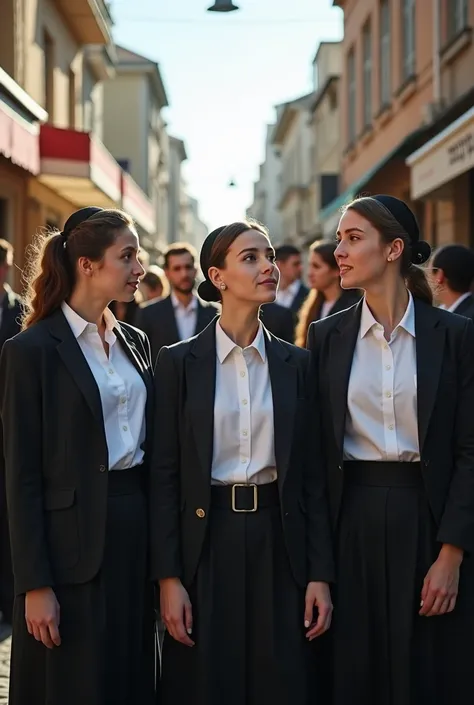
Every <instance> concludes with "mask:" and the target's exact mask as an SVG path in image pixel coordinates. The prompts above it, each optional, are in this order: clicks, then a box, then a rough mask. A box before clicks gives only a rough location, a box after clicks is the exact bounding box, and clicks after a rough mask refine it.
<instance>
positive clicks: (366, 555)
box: [308, 195, 474, 705]
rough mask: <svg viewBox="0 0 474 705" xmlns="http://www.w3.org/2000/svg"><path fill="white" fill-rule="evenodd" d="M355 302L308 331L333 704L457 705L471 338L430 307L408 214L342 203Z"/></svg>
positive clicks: (473, 445) (470, 637) (468, 544)
mask: <svg viewBox="0 0 474 705" xmlns="http://www.w3.org/2000/svg"><path fill="white" fill-rule="evenodd" d="M337 239H338V242H339V244H338V247H337V249H336V252H335V256H336V260H337V262H338V265H339V269H340V273H341V285H342V287H343V288H345V289H363V290H364V291H365V295H364V298H363V299H362V301H361V302H360V303H358V304H357V305H355V306H353V307H352V308H350V309H348V310H347V311H343V312H341V313H339V314H336V315H335V316H331V317H330V318H328V319H325V320H323V321H319V322H317V323H314V324H312V325H311V327H310V330H309V336H308V342H309V348H310V350H311V351H312V352H313V355H314V362H315V365H316V369H317V375H318V378H319V382H320V393H321V403H322V405H323V408H324V409H325V413H324V415H323V416H322V419H323V429H324V434H323V437H324V440H325V443H324V453H325V459H326V463H327V468H328V474H329V480H328V484H329V492H330V502H331V512H332V520H333V525H334V528H335V531H336V537H337V544H336V554H337V560H336V585H337V588H336V598H335V621H334V629H333V633H332V637H333V647H334V649H333V678H332V686H333V696H332V703H333V705H421V704H424V703H429V704H430V705H454V703H456V705H467V703H471V702H472V677H471V675H470V672H471V670H472V654H473V653H474V619H473V613H474V610H473V606H474V601H473V594H474V589H473V587H474V581H473V572H474V571H473V561H472V558H471V554H472V551H473V549H474V423H473V420H472V410H473V408H474V365H473V360H474V329H473V325H472V322H471V321H470V320H468V319H465V318H462V317H460V316H455V315H453V314H450V313H448V312H446V311H441V310H439V309H437V308H434V307H433V306H432V297H431V290H430V288H429V286H428V283H427V281H426V278H425V274H424V272H423V270H422V269H420V267H418V265H419V264H422V263H423V262H425V261H426V260H427V259H428V257H429V255H430V247H429V245H428V244H427V243H426V242H423V241H420V234H419V229H418V225H417V222H416V219H415V216H414V215H413V213H412V211H411V210H410V208H409V207H408V206H407V205H406V204H405V203H404V202H403V201H400V200H399V199H397V198H394V197H392V196H387V195H379V196H373V197H365V198H359V199H356V200H355V201H353V202H352V203H351V204H350V205H348V206H347V207H346V209H345V210H344V212H343V215H342V217H341V219H340V222H339V228H338V231H337Z"/></svg>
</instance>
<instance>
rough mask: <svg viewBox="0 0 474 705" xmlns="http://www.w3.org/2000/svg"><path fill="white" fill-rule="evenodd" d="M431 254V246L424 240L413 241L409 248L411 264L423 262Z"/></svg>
mask: <svg viewBox="0 0 474 705" xmlns="http://www.w3.org/2000/svg"><path fill="white" fill-rule="evenodd" d="M430 256H431V247H430V245H429V243H427V242H425V240H418V242H414V243H413V244H412V248H411V261H412V262H413V264H423V263H424V262H427V261H428V260H429V258H430Z"/></svg>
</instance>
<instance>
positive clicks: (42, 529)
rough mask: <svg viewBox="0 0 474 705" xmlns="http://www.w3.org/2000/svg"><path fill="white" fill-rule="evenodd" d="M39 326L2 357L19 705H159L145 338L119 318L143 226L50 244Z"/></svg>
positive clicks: (97, 230)
mask: <svg viewBox="0 0 474 705" xmlns="http://www.w3.org/2000/svg"><path fill="white" fill-rule="evenodd" d="M38 245H39V248H38V252H37V255H34V256H33V259H32V261H31V262H30V266H31V269H30V273H31V278H30V287H31V290H30V295H29V298H28V301H27V303H28V308H27V311H26V315H25V320H24V322H23V327H24V330H23V332H21V333H20V334H19V335H17V336H16V337H15V338H13V339H11V340H9V341H8V342H7V343H6V344H5V346H4V348H3V352H2V357H1V361H0V414H1V421H2V427H1V430H2V436H3V450H4V462H5V467H6V489H7V500H8V513H9V521H10V535H11V545H12V558H13V571H14V576H15V592H16V598H15V605H14V614H13V639H12V655H11V677H10V699H9V702H10V705H151V703H153V702H155V700H154V671H155V654H154V615H153V595H152V585H151V582H149V581H148V580H147V575H148V573H147V536H148V528H147V511H146V509H147V504H146V487H147V482H148V480H147V470H146V466H147V458H146V454H147V441H146V438H147V425H148V427H149V424H150V423H151V416H150V414H151V404H152V397H153V391H152V376H151V370H150V364H151V363H150V353H149V346H148V341H147V339H146V336H145V335H144V334H143V333H141V332H139V331H138V330H136V329H135V328H132V327H131V326H129V325H126V324H123V323H118V322H117V321H116V320H115V318H114V317H113V316H112V314H111V312H110V311H109V310H108V309H107V305H108V303H109V302H110V301H112V300H115V301H130V300H132V299H133V296H134V293H135V291H136V290H137V287H138V283H139V278H140V277H141V276H142V274H143V268H142V266H141V264H140V263H139V262H138V260H137V254H138V250H139V243H138V237H137V234H136V231H135V228H134V226H133V222H132V220H131V219H130V218H129V216H128V215H126V214H125V213H122V212H121V211H116V210H103V209H101V208H84V209H81V210H80V211H77V212H76V213H74V214H73V215H71V217H70V218H69V220H68V221H67V222H66V225H65V228H64V231H63V232H62V233H59V232H56V233H53V234H51V235H49V236H47V237H44V238H40V241H39V243H38Z"/></svg>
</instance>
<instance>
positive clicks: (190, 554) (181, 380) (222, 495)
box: [151, 222, 333, 705]
mask: <svg viewBox="0 0 474 705" xmlns="http://www.w3.org/2000/svg"><path fill="white" fill-rule="evenodd" d="M274 258H275V254H274V250H273V247H272V246H271V244H270V241H269V239H268V235H267V232H266V230H265V229H264V228H263V227H262V226H260V225H257V224H252V223H245V222H244V223H233V224H231V225H228V226H225V227H221V228H218V229H217V230H215V231H214V232H212V233H211V234H210V235H209V236H208V238H207V239H206V241H205V242H204V245H203V248H202V252H201V268H202V271H203V274H204V276H205V281H204V282H203V283H202V284H201V285H200V287H199V295H200V296H201V297H202V298H203V299H205V300H207V301H219V300H220V301H222V315H221V317H220V318H219V320H217V322H216V321H213V322H212V323H211V324H210V325H209V326H208V327H207V328H206V329H205V330H204V331H203V332H202V333H200V334H199V335H197V336H196V337H194V338H192V339H191V340H189V341H185V342H183V343H179V344H177V345H174V346H171V347H165V348H163V349H162V350H161V352H160V355H159V357H158V362H157V366H156V371H155V384H156V399H157V415H156V417H155V432H154V455H153V462H152V470H151V528H152V539H151V541H152V547H151V559H152V574H153V576H154V577H155V579H157V580H158V581H159V582H160V588H161V615H162V618H163V620H164V622H165V625H166V627H167V634H166V637H165V642H164V646H163V661H162V682H161V694H162V698H163V702H164V703H166V705H168V704H169V705H171V704H173V705H174V704H175V703H191V702H192V703H197V705H223V703H225V705H264V704H266V703H271V704H272V705H288V703H290V702H291V703H293V704H294V705H308V703H309V702H310V693H311V694H312V695H313V696H314V695H315V699H314V702H318V697H317V696H318V689H317V684H315V683H314V682H312V681H311V680H309V679H308V675H309V674H308V665H309V662H308V653H309V648H310V645H309V642H310V640H312V639H314V638H315V637H317V636H319V635H320V634H322V633H323V632H324V631H326V629H327V628H328V627H329V624H330V620H331V611H332V605H331V598H330V594H329V587H328V582H330V581H331V580H332V577H333V568H332V554H331V541H330V536H329V522H328V516H327V507H326V498H325V491H324V481H323V475H324V473H323V470H322V465H321V462H320V455H319V451H318V443H319V439H318V435H317V433H316V431H315V428H317V421H316V420H315V416H317V412H316V409H315V401H314V399H313V397H312V390H313V389H314V385H313V384H312V383H311V379H312V377H311V375H312V368H311V364H310V362H311V356H310V354H309V352H308V351H306V350H301V349H299V348H296V347H295V346H293V345H290V344H289V343H286V342H283V341H281V340H278V339H277V338H275V337H273V336H272V335H271V334H270V333H268V332H267V331H266V330H265V328H264V327H263V325H262V324H261V323H260V321H259V307H260V306H261V305H262V304H264V303H268V302H271V301H273V300H274V299H275V295H276V290H277V283H278V270H277V268H276V266H275V263H274ZM315 690H316V693H314V691H315ZM311 702H313V700H311Z"/></svg>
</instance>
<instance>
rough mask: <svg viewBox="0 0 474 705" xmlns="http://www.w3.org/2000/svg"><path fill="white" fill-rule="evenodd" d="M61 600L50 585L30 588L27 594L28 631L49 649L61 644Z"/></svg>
mask: <svg viewBox="0 0 474 705" xmlns="http://www.w3.org/2000/svg"><path fill="white" fill-rule="evenodd" d="M59 615H60V608H59V602H58V601H57V599H56V595H55V594H54V591H53V589H52V588H50V587H45V588H39V589H38V590H30V591H29V592H27V593H26V596H25V619H26V626H27V628H28V632H29V633H30V634H31V635H32V636H34V638H35V639H36V641H41V642H43V644H44V645H45V646H47V647H48V649H52V648H54V647H55V646H60V644H61V637H60V636H59V622H60V619H59Z"/></svg>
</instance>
